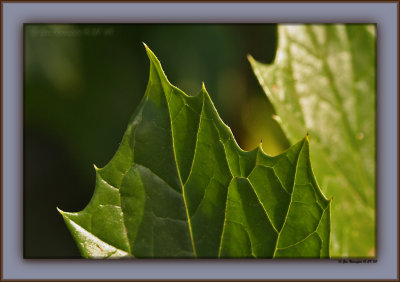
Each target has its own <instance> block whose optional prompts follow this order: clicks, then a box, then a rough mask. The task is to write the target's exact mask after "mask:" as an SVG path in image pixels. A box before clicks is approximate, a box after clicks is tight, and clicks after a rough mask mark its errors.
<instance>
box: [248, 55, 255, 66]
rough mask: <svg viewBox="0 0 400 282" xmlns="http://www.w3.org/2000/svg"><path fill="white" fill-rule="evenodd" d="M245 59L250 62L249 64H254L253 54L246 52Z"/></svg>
mask: <svg viewBox="0 0 400 282" xmlns="http://www.w3.org/2000/svg"><path fill="white" fill-rule="evenodd" d="M247 60H248V61H249V62H250V64H254V61H255V60H254V58H253V56H252V55H250V54H247Z"/></svg>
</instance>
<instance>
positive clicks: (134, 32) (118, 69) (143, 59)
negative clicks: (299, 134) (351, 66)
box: [24, 24, 289, 258]
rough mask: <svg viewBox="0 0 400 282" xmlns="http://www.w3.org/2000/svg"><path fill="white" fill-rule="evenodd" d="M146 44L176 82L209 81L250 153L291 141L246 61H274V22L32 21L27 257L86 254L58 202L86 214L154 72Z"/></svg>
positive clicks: (27, 66)
mask: <svg viewBox="0 0 400 282" xmlns="http://www.w3.org/2000/svg"><path fill="white" fill-rule="evenodd" d="M142 42H145V43H146V44H147V45H148V46H149V47H150V48H151V49H152V50H153V52H154V53H155V54H156V55H157V57H158V58H159V60H160V61H161V63H162V65H163V68H164V71H165V73H166V75H167V76H168V79H169V80H170V82H171V83H172V84H174V85H175V86H177V87H178V88H180V89H182V90H183V91H184V92H185V93H187V94H189V95H193V94H196V93H197V92H198V91H199V90H200V89H201V83H202V82H204V83H205V85H206V88H207V90H208V92H209V93H210V95H211V97H212V99H213V101H214V103H215V106H216V108H217V110H218V112H219V114H220V116H221V118H222V120H223V121H224V122H225V123H226V124H227V125H228V126H229V127H230V128H231V129H232V132H233V134H234V136H235V138H236V140H237V142H238V144H239V145H240V146H241V148H243V149H245V150H251V149H253V148H255V147H256V146H258V144H259V142H260V141H261V139H262V144H263V145H262V146H263V149H264V151H265V152H266V153H268V154H270V155H276V154H278V153H280V152H282V151H284V150H285V149H286V148H287V147H288V145H289V144H288V142H287V140H286V139H285V137H284V135H283V133H282V131H281V129H280V127H279V126H278V124H277V123H276V122H275V121H274V120H273V119H272V115H273V114H274V113H273V109H272V106H271V104H270V103H269V101H268V100H267V98H266V97H265V95H264V94H263V92H262V89H261V87H260V86H259V84H258V82H257V80H256V78H255V76H254V74H253V72H252V70H251V67H250V64H249V63H248V61H247V57H246V56H247V54H251V55H252V56H254V57H256V58H257V59H258V60H260V61H263V62H265V63H271V62H272V61H273V59H274V55H275V51H276V47H277V46H276V45H277V32H276V25H272V24H264V25H259V24H258V25H253V24H247V25H237V24H235V25H227V24H226V25H210V24H207V25H205V24H196V25H192V24H118V25H108V24H107V25H105V24H101V25H99V24H63V25H54V24H51V25H49V24H25V25H24V257H25V258H57V257H58V258H73V257H80V254H79V252H78V249H77V247H76V245H75V243H74V241H73V239H72V237H71V235H70V233H69V231H68V230H67V228H66V226H65V224H64V222H63V220H62V218H61V216H60V215H59V213H58V212H57V211H56V207H59V208H61V209H62V210H68V211H79V210H82V209H83V208H84V207H85V206H86V204H87V203H88V202H89V200H90V198H91V196H92V193H93V190H94V187H95V171H94V168H93V164H96V166H98V167H102V166H104V165H105V164H106V163H107V162H108V161H109V160H110V159H111V158H112V156H113V154H114V153H115V151H116V150H117V148H118V145H119V142H120V140H121V138H122V135H123V133H124V131H125V127H126V126H127V123H128V120H129V118H130V116H131V114H133V112H134V110H135V108H136V107H137V105H138V104H139V101H140V99H141V98H142V96H143V95H144V92H145V89H146V86H147V80H148V75H149V61H148V59H147V56H146V52H145V49H144V46H143V44H142Z"/></svg>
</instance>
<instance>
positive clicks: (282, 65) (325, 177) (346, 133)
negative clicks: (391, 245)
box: [249, 24, 376, 257]
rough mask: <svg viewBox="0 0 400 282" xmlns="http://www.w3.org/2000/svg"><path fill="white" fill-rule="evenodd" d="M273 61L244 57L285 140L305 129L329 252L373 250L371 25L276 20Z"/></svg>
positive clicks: (346, 253) (339, 254) (351, 253)
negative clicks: (323, 204)
mask: <svg viewBox="0 0 400 282" xmlns="http://www.w3.org/2000/svg"><path fill="white" fill-rule="evenodd" d="M278 37H279V44H278V51H277V54H276V58H275V62H274V64H273V65H264V64H262V63H260V62H257V61H255V60H254V59H252V58H251V57H249V58H250V62H251V64H252V67H253V70H254V72H255V74H256V76H257V78H258V80H259V82H260V84H261V86H262V87H263V89H264V91H265V93H266V95H267V96H268V98H269V99H270V100H271V102H272V104H273V105H274V107H275V109H276V111H277V116H275V119H276V120H277V121H278V122H279V123H280V124H281V126H282V128H283V130H284V132H285V133H286V135H287V137H288V139H289V140H290V142H295V141H296V140H298V138H300V137H301V136H304V134H305V133H306V132H309V133H310V142H311V146H312V148H313V150H312V154H311V158H312V162H313V164H314V171H315V175H316V178H317V180H318V183H319V184H320V185H321V188H322V189H323V191H324V192H325V194H326V195H327V196H328V197H334V200H333V203H332V246H331V255H332V256H333V257H373V256H375V254H376V251H375V244H376V238H375V237H376V236H375V234H376V219H375V205H376V197H375V192H376V191H375V183H376V182H375V179H376V176H375V154H376V149H375V142H376V141H375V103H376V102H375V99H376V92H375V83H376V82H375V81H376V79H375V52H376V48H375V47H376V41H375V26H374V25H357V24H349V25H281V26H279V28H278Z"/></svg>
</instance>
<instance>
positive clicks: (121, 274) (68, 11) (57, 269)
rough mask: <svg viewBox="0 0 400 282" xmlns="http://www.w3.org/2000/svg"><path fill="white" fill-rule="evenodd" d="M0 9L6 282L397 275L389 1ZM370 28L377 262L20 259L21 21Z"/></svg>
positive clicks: (393, 13)
mask: <svg viewBox="0 0 400 282" xmlns="http://www.w3.org/2000/svg"><path fill="white" fill-rule="evenodd" d="M1 4H2V5H1V13H2V60H1V62H2V78H1V79H2V83H1V85H2V154H1V155H2V172H1V174H2V197H1V200H2V203H1V206H2V219H1V221H2V232H1V235H2V253H1V256H2V257H1V278H2V279H4V280H10V279H23V280H32V279H40V280H43V279H52V280H55V279H63V280H65V279H102V280H104V279H112V280H116V279H130V280H131V279H174V280H176V279H196V280H198V279H225V280H226V279H229V280H237V279H243V280H244V279H246V280H266V279H379V280H381V279H391V280H392V279H398V278H399V275H398V206H397V205H398V191H397V188H398V176H397V173H398V81H397V79H398V9H399V3H398V1H391V2H390V1H388V2H351V3H345V2H326V3H323V2H279V3H277V2H246V3H240V2H231V3H228V2H226V3H222V2H218V3H211V2H203V3H200V2H185V3H184V2H179V3H178V2H173V3H172V2H171V3H167V2H147V3H143V2H113V3H111V2H98V3H95V2H8V1H3V2H2V3H1ZM91 22H95V23H99V22H101V23H155V22H157V23H172V22H173V23H189V22H190V23H210V22H212V23H376V24H377V40H378V41H377V58H378V59H377V117H378V118H377V144H378V148H377V152H378V153H377V164H378V165H377V167H378V180H377V190H378V191H377V193H378V197H377V198H378V202H377V207H378V218H377V229H378V246H377V254H378V256H377V260H376V261H371V262H370V263H367V262H366V261H365V262H363V261H353V263H351V261H348V260H347V261H346V260H341V261H340V260H339V261H338V260H119V261H104V260H102V261H93V260H66V259H54V260H39V259H37V260H28V259H23V258H22V160H23V157H22V125H23V124H22V107H23V104H22V102H23V101H22V85H23V83H22V81H23V79H22V74H23V71H22V66H23V61H22V59H23V56H22V29H23V24H24V23H91Z"/></svg>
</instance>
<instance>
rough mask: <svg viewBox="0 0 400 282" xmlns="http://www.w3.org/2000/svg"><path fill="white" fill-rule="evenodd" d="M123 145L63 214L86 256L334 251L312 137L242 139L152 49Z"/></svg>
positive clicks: (288, 254)
mask: <svg viewBox="0 0 400 282" xmlns="http://www.w3.org/2000/svg"><path fill="white" fill-rule="evenodd" d="M147 53H148V56H149V58H150V61H151V66H150V79H149V83H148V87H147V90H146V94H145V96H144V98H143V100H142V102H141V103H140V105H139V107H138V109H137V110H136V112H135V114H134V115H133V117H132V119H131V121H130V122H129V125H128V128H127V130H126V132H125V135H124V137H123V140H122V142H121V145H120V148H119V149H118V151H117V153H116V154H115V156H114V157H113V159H112V160H111V162H110V163H108V164H107V165H106V166H105V167H104V168H102V169H97V168H96V189H95V193H94V195H93V198H92V200H91V201H90V203H89V205H88V206H87V207H86V208H85V209H84V210H83V211H81V212H77V213H67V212H62V211H60V213H61V214H62V215H63V217H64V220H65V222H66V224H67V226H68V228H69V229H70V231H71V233H72V235H73V237H74V239H75V240H76V242H77V244H78V246H79V248H80V251H81V254H82V255H83V256H84V257H88V258H109V257H126V256H128V257H129V256H133V257H202V258H216V257H267V258H268V257H269V258H271V257H290V258H293V257H311V258H319V257H323V258H326V257H329V240H330V239H329V238H330V201H328V200H327V199H326V198H325V197H324V196H323V194H322V193H321V191H320V190H319V188H318V186H317V183H316V181H315V179H314V176H313V174H312V170H311V166H310V159H309V147H308V146H309V145H308V139H307V137H306V138H303V140H302V141H300V142H298V143H297V144H295V145H294V146H292V147H291V148H290V149H289V150H288V151H287V152H285V153H283V154H281V155H279V156H277V157H269V156H267V155H265V154H264V153H263V151H262V149H261V146H259V147H258V148H256V149H254V150H253V151H250V152H245V151H243V150H241V149H240V148H239V146H238V145H237V144H236V141H235V140H234V138H233V135H232V132H231V131H230V129H229V128H228V127H227V126H226V125H225V124H224V123H223V122H222V121H221V119H220V118H219V116H218V114H217V112H216V109H215V107H214V105H213V103H212V102H211V99H210V97H209V95H208V93H207V91H206V90H205V88H204V85H203V88H202V90H201V91H200V93H199V94H198V95H196V96H187V95H186V94H184V93H183V92H182V91H181V90H179V89H178V88H176V87H174V86H173V85H171V84H170V83H169V81H168V80H167V78H166V77H165V75H164V72H163V71H162V69H161V65H160V63H159V61H158V59H157V58H156V57H155V55H154V54H153V53H152V52H151V51H150V50H149V49H147Z"/></svg>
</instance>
